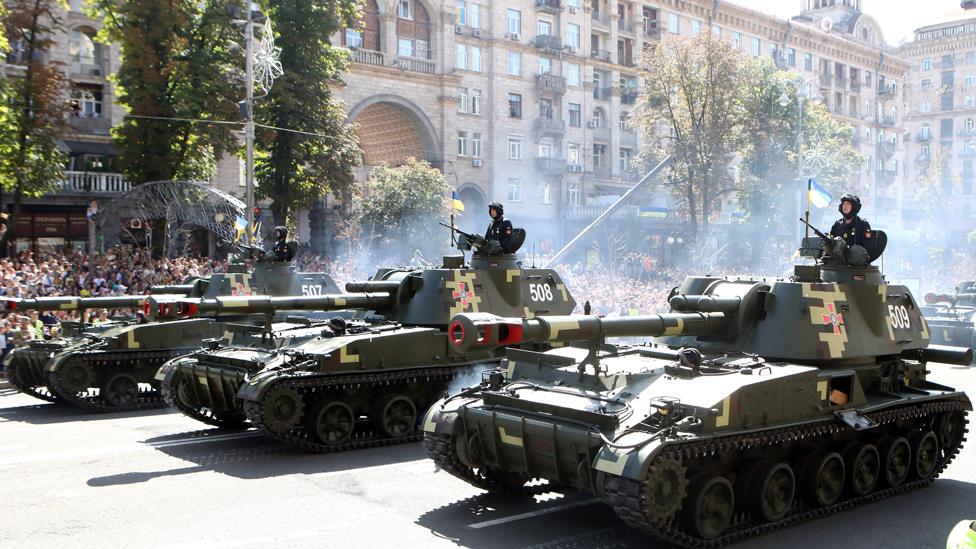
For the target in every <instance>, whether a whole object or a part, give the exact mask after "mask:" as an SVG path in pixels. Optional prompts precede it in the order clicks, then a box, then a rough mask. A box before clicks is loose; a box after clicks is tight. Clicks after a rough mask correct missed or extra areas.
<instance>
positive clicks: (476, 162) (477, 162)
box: [471, 158, 484, 168]
mask: <svg viewBox="0 0 976 549" xmlns="http://www.w3.org/2000/svg"><path fill="white" fill-rule="evenodd" d="M483 163H484V160H482V159H480V158H475V159H474V160H472V161H471V165H472V166H474V167H475V168H480V167H481V165H482V164H483Z"/></svg>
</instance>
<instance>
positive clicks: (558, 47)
mask: <svg viewBox="0 0 976 549" xmlns="http://www.w3.org/2000/svg"><path fill="white" fill-rule="evenodd" d="M532 45H533V46H535V48H536V49H537V50H539V51H540V52H543V53H557V52H559V51H562V49H563V41H562V40H560V39H559V37H558V36H553V35H551V34H540V35H538V36H536V37H535V38H533V39H532Z"/></svg>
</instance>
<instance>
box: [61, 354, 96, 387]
mask: <svg viewBox="0 0 976 549" xmlns="http://www.w3.org/2000/svg"><path fill="white" fill-rule="evenodd" d="M58 376H59V377H60V381H61V387H62V388H63V389H64V390H65V391H67V392H70V393H80V392H82V391H85V390H87V389H88V388H89V387H91V386H92V385H93V384H94V381H95V376H94V374H93V373H92V369H91V366H90V365H89V364H88V363H87V362H85V361H83V360H69V361H68V362H67V364H64V365H63V366H61V368H60V369H59V370H58Z"/></svg>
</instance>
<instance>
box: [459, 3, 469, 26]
mask: <svg viewBox="0 0 976 549" xmlns="http://www.w3.org/2000/svg"><path fill="white" fill-rule="evenodd" d="M457 24H458V25H467V24H468V3H467V2H465V1H464V0H457Z"/></svg>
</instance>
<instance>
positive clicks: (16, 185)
mask: <svg viewBox="0 0 976 549" xmlns="http://www.w3.org/2000/svg"><path fill="white" fill-rule="evenodd" d="M62 9H64V5H63V2H61V1H57V0H15V1H9V2H7V3H6V13H5V14H4V17H3V24H4V31H5V34H6V36H7V37H8V38H9V40H10V41H11V43H12V44H13V45H14V47H15V49H14V52H13V55H14V56H15V57H16V60H15V63H13V64H14V65H17V66H21V67H22V68H14V67H8V68H7V71H8V73H7V76H8V79H7V81H6V82H4V84H3V95H4V99H5V101H3V102H2V103H4V104H5V108H4V110H2V111H0V186H2V188H3V189H4V190H5V191H7V192H11V193H13V211H12V212H11V215H10V218H9V219H8V224H7V231H6V232H5V233H4V234H3V236H2V240H0V249H3V250H6V249H7V246H6V244H7V243H8V242H10V241H11V240H12V239H13V238H14V237H15V236H16V234H15V231H16V227H17V220H18V218H19V217H20V212H21V203H22V201H23V198H24V197H25V196H28V197H38V196H42V195H44V194H47V193H49V192H51V191H52V190H54V189H55V188H56V186H57V185H58V182H59V181H60V180H61V179H62V177H63V171H64V167H65V164H66V162H67V157H66V156H65V154H64V153H62V152H61V151H59V150H58V148H57V146H56V145H55V139H56V138H57V136H58V134H59V131H60V129H61V128H62V127H63V124H64V120H65V117H66V115H67V104H66V103H65V101H64V98H65V91H66V89H65V86H66V80H65V77H64V73H63V72H62V71H61V66H60V64H58V63H54V62H51V61H50V60H49V59H48V57H49V52H50V49H51V47H52V46H53V45H54V40H53V38H52V33H53V32H56V31H59V30H62V28H63V26H62V22H61V20H60V13H61V10H62Z"/></svg>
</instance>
